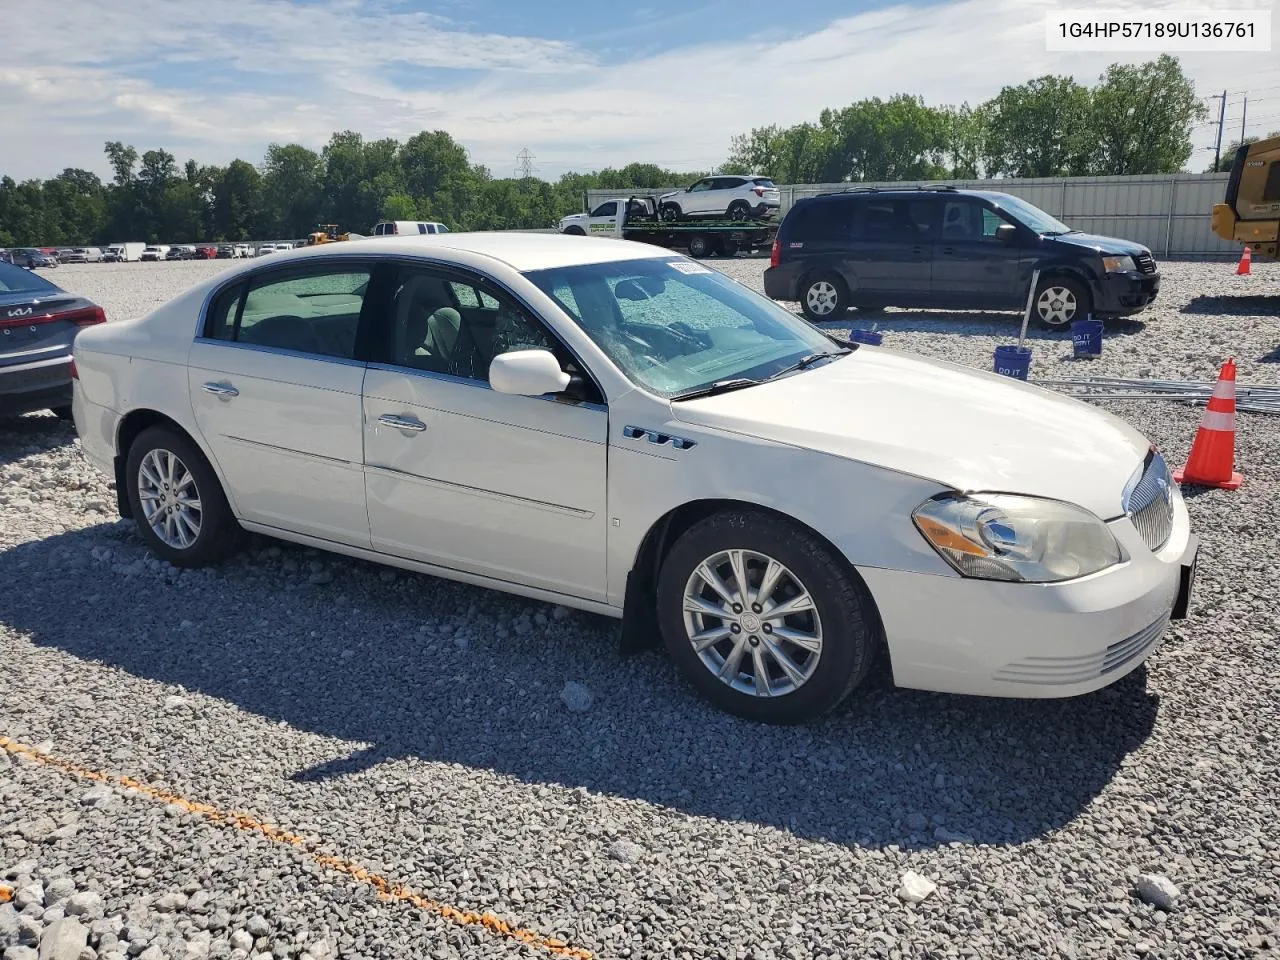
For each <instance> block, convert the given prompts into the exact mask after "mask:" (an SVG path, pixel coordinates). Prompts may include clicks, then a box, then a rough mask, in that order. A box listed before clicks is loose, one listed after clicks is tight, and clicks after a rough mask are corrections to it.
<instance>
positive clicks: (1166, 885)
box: [1134, 873, 1181, 910]
mask: <svg viewBox="0 0 1280 960" xmlns="http://www.w3.org/2000/svg"><path fill="white" fill-rule="evenodd" d="M1134 889H1136V890H1137V891H1138V896H1139V897H1141V898H1142V899H1143V901H1145V902H1146V903H1149V904H1151V905H1152V906H1153V907H1159V908H1160V909H1161V910H1173V909H1174V908H1176V907H1177V905H1178V897H1179V896H1180V895H1181V894H1180V891H1179V890H1178V887H1177V885H1175V884H1174V882H1173V881H1172V880H1170V879H1169V878H1168V877H1166V876H1164V875H1163V874H1159V873H1144V874H1141V875H1139V877H1138V879H1137V881H1136V882H1135V883H1134Z"/></svg>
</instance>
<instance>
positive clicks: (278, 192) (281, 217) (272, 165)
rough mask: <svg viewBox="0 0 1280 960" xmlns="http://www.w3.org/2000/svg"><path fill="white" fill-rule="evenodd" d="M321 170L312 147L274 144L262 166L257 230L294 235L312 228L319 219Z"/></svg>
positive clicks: (273, 233)
mask: <svg viewBox="0 0 1280 960" xmlns="http://www.w3.org/2000/svg"><path fill="white" fill-rule="evenodd" d="M323 172H324V168H323V164H322V162H321V160H320V157H319V155H318V154H316V152H315V151H314V150H308V149H307V148H306V147H304V146H301V145H299V144H296V143H290V144H284V145H281V144H278V143H273V144H271V145H270V146H269V147H267V157H266V160H265V161H264V162H263V165H262V216H261V221H260V223H261V226H260V228H259V229H260V230H261V232H262V233H266V234H270V235H273V236H283V237H297V236H302V235H303V234H305V233H308V232H309V231H311V230H314V229H315V225H316V223H317V222H318V221H319V218H320V205H321V200H322V197H323V188H322V184H321V178H322V175H323Z"/></svg>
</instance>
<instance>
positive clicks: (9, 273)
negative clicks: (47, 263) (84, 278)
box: [0, 251, 58, 293]
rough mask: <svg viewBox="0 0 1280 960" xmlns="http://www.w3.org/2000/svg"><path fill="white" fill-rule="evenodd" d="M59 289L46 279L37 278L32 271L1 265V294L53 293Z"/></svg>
mask: <svg viewBox="0 0 1280 960" xmlns="http://www.w3.org/2000/svg"><path fill="white" fill-rule="evenodd" d="M18 252H19V253H21V252H22V251H18ZM57 289H58V288H57V287H55V286H54V285H53V284H52V283H50V282H49V281H48V280H46V279H44V277H41V276H37V275H36V274H34V273H32V272H31V271H30V270H24V269H22V267H15V266H13V265H12V264H9V263H0V293H53V292H54V291H56V290H57Z"/></svg>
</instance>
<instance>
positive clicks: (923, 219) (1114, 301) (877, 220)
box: [764, 187, 1160, 330]
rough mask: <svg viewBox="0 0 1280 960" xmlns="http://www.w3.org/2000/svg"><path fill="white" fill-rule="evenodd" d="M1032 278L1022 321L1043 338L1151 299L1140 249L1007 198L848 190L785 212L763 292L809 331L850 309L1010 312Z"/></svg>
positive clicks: (1152, 273)
mask: <svg viewBox="0 0 1280 960" xmlns="http://www.w3.org/2000/svg"><path fill="white" fill-rule="evenodd" d="M1036 269H1039V270H1040V281H1039V285H1038V289H1037V290H1036V293H1035V299H1034V306H1033V310H1032V312H1033V314H1034V316H1036V318H1037V319H1038V320H1039V321H1040V323H1041V324H1043V325H1044V326H1046V327H1048V328H1050V329H1054V330H1058V329H1064V328H1068V327H1069V326H1070V324H1071V321H1072V320H1082V319H1084V317H1085V315H1086V314H1092V315H1093V316H1094V317H1095V318H1097V319H1105V318H1107V317H1117V316H1125V315H1128V314H1133V313H1137V312H1138V311H1140V310H1142V309H1143V308H1144V307H1146V306H1147V304H1149V303H1150V302H1151V301H1152V300H1154V299H1155V298H1156V293H1157V292H1158V291H1159V289H1160V274H1159V272H1158V271H1157V270H1156V262H1155V259H1154V258H1153V257H1152V256H1151V251H1150V250H1148V249H1147V248H1146V247H1144V246H1142V245H1141V244H1137V243H1133V242H1131V241H1128V240H1117V239H1115V238H1113V237H1098V236H1093V235H1090V234H1086V233H1081V232H1080V231H1078V230H1072V229H1071V228H1070V227H1068V226H1067V225H1066V224H1065V223H1062V222H1061V221H1059V220H1056V219H1054V218H1053V217H1051V216H1049V214H1047V213H1045V212H1044V211H1043V210H1040V209H1039V208H1037V207H1035V206H1033V205H1031V204H1030V203H1027V202H1026V201H1025V200H1020V199H1019V198H1017V197H1012V196H1009V195H1008V194H1005V193H994V192H990V191H985V190H957V189H955V188H952V187H942V188H921V189H905V190H879V189H875V188H861V187H855V188H852V189H850V190H847V191H845V192H842V193H831V194H824V195H822V196H817V197H806V198H804V199H801V200H799V201H797V202H796V203H795V205H794V206H793V207H792V208H791V209H790V210H789V211H788V212H787V215H786V217H785V218H784V219H783V221H782V225H781V226H780V227H779V228H778V237H777V239H776V240H775V241H774V244H773V258H772V260H771V262H770V265H769V269H768V270H766V271H765V274H764V290H765V293H766V294H768V295H769V296H770V297H772V298H773V299H774V300H787V301H796V300H798V301H799V302H800V306H801V308H802V309H803V310H804V313H805V316H807V317H808V318H809V319H810V320H814V321H822V320H836V319H839V318H840V317H842V316H844V314H845V312H846V311H847V310H848V309H849V308H850V307H858V308H861V309H868V310H875V309H879V308H881V307H885V306H898V307H936V308H942V309H953V310H1017V311H1019V312H1021V311H1022V310H1023V309H1025V307H1026V302H1027V294H1028V293H1029V292H1030V289H1029V288H1030V284H1031V276H1032V271H1034V270H1036Z"/></svg>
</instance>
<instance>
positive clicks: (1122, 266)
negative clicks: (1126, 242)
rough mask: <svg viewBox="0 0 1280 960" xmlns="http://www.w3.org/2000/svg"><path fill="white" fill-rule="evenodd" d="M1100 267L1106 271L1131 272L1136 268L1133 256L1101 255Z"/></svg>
mask: <svg viewBox="0 0 1280 960" xmlns="http://www.w3.org/2000/svg"><path fill="white" fill-rule="evenodd" d="M1102 269H1104V270H1106V271H1107V273H1132V272H1133V271H1134V270H1137V269H1138V268H1137V267H1136V266H1135V265H1134V262H1133V257H1103V258H1102Z"/></svg>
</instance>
